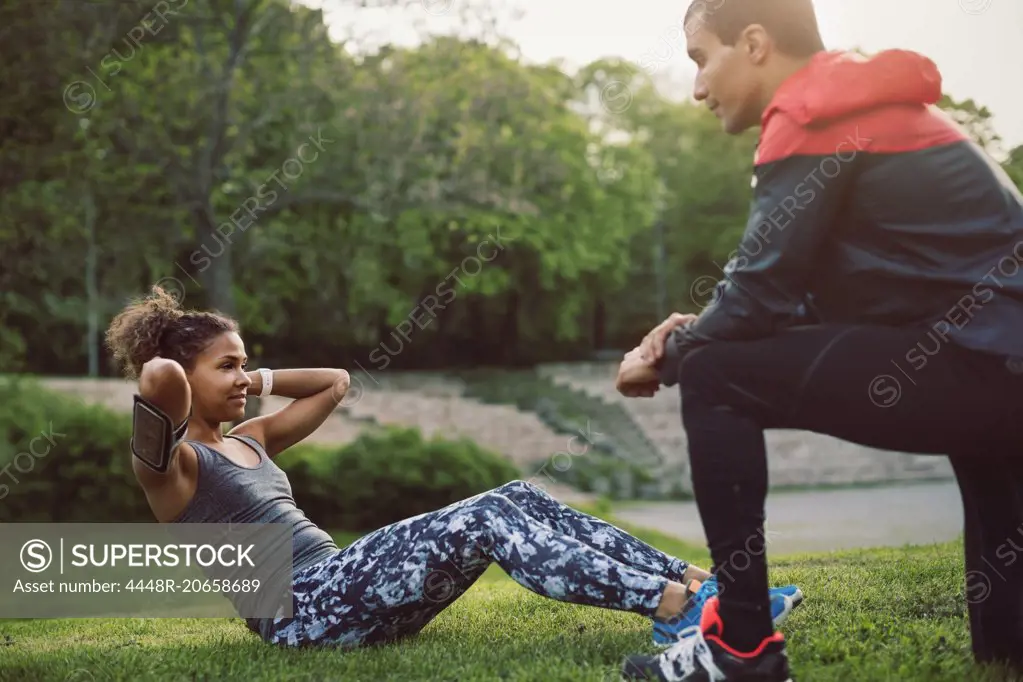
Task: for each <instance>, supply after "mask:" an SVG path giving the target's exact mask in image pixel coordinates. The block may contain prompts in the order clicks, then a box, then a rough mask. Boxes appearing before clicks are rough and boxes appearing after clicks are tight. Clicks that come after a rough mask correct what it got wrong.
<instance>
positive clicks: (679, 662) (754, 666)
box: [621, 597, 792, 682]
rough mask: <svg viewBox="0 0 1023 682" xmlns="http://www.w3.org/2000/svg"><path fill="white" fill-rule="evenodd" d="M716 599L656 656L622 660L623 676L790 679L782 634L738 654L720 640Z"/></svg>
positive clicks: (756, 681) (697, 681)
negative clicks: (692, 623) (696, 620)
mask: <svg viewBox="0 0 1023 682" xmlns="http://www.w3.org/2000/svg"><path fill="white" fill-rule="evenodd" d="M718 604H719V601H718V598H717V597H712V598H710V599H709V600H708V601H707V603H706V605H705V606H704V608H703V618H702V619H701V622H700V625H697V626H694V627H692V628H690V631H687V632H684V633H682V637H681V639H680V640H679V641H678V643H677V644H675V645H674V646H672V647H670V648H669V649H667V650H665V651H664V652H663V653H661V654H658V655H656V656H643V655H636V656H629V657H627V658H626V659H625V660H624V661H622V670H621V672H622V679H623V680H627V681H631V680H659V681H660V682H730V681H732V680H735V681H738V680H741V681H742V682H792V676H791V673H790V672H789V660H788V656H787V655H786V653H785V635H783V634H782V633H780V632H775V633H774V634H773V635H771V636H770V637H767V638H765V639H764V641H762V642H761V643H760V646H758V647H757V648H756V649H755V650H753V651H751V652H749V653H741V652H738V651H736V650H735V649H732V648H731V647H729V646H728V645H727V644H725V643H724V642H723V641H722V640H721V636H722V633H723V632H724V623H723V622H722V621H721V617H720V616H719V615H718Z"/></svg>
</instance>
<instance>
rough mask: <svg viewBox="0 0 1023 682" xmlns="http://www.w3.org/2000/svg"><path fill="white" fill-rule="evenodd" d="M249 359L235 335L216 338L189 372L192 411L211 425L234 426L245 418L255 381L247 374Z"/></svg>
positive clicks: (229, 333)
mask: <svg viewBox="0 0 1023 682" xmlns="http://www.w3.org/2000/svg"><path fill="white" fill-rule="evenodd" d="M248 361H249V359H248V358H247V357H246V356H245V344H244V343H242V338H241V337H240V336H239V335H238V334H237V333H236V332H224V333H223V334H221V335H219V336H217V337H216V338H214V339H213V341H212V342H211V343H210V344H209V345H208V346H207V347H206V350H204V351H203V352H202V353H200V354H199V356H198V357H197V358H196V359H195V366H194V367H193V368H192V370H191V371H190V372H188V384H189V386H190V387H191V389H192V411H193V414H194V415H196V416H201V417H202V418H204V419H206V420H209V421H217V422H232V421H236V420H238V419H241V418H242V417H243V416H244V415H245V395H246V392H247V391H248V388H249V385H250V384H251V383H252V380H251V379H249V377H248V376H247V375H246V374H245V369H246V367H247V366H248Z"/></svg>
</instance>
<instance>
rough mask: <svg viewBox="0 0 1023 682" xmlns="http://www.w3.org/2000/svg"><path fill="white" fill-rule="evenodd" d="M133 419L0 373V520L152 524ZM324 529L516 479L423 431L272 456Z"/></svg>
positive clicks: (386, 433) (501, 466) (480, 454)
mask: <svg viewBox="0 0 1023 682" xmlns="http://www.w3.org/2000/svg"><path fill="white" fill-rule="evenodd" d="M130 440H131V418H130V416H129V415H128V414H126V413H125V414H121V413H115V412H112V411H110V410H109V409H107V408H105V407H103V406H100V405H87V404H85V403H83V402H81V401H80V400H77V399H75V398H73V397H70V396H67V395H65V394H61V393H55V392H52V391H49V390H47V389H45V388H43V387H41V386H40V385H39V384H38V383H36V382H35V381H33V380H31V379H26V378H23V377H15V378H10V377H0V522H21V523H28V522H46V521H50V522H120V523H132V522H152V521H153V516H152V513H151V512H150V511H149V507H148V504H147V503H146V498H145V495H144V494H143V492H142V489H141V487H140V486H139V484H138V483H137V482H136V481H135V476H134V474H133V473H132V470H131V452H130V449H129V442H130ZM274 461H275V462H276V463H277V464H278V465H280V466H281V468H283V469H284V470H285V471H286V472H287V474H288V478H289V480H290V481H291V486H292V490H293V492H294V495H295V499H296V502H297V503H298V505H299V507H300V508H302V509H303V510H304V511H305V512H306V514H307V515H308V516H309V518H310V519H312V521H313V522H314V523H316V524H317V525H320V526H321V527H326V528H330V529H346V530H357V531H365V530H372V529H375V528H378V527H380V526H383V525H386V524H388V523H391V522H394V521H398V520H401V519H404V518H407V517H409V516H414V515H416V514H421V513H424V512H428V511H432V510H434V509H438V508H440V507H443V506H445V505H447V504H450V503H452V502H455V501H458V500H461V499H464V498H466V497H470V496H472V495H475V494H477V493H480V492H483V491H485V490H489V489H491V488H495V487H497V486H499V485H501V484H502V483H505V482H507V481H509V480H513V479H514V478H516V477H517V476H518V473H519V472H518V470H517V469H516V468H515V467H514V466H513V465H512V464H511V463H509V462H508V461H506V460H505V459H503V458H502V457H501V456H499V455H497V454H494V453H492V452H490V451H488V450H485V449H483V448H481V447H480V446H478V445H477V444H476V443H474V442H472V441H468V440H458V441H446V440H441V439H436V438H435V439H432V440H424V439H423V437H422V436H421V434H420V433H419V431H418V430H417V429H395V428H389V429H382V430H380V431H378V432H369V433H366V434H364V435H363V436H361V437H360V438H359V439H358V440H356V441H354V442H352V443H349V444H348V445H346V446H344V447H335V448H331V447H323V446H316V445H304V444H300V445H297V446H295V447H293V448H291V449H289V450H288V451H287V452H284V453H282V454H281V455H279V456H278V457H277V458H275V460H274Z"/></svg>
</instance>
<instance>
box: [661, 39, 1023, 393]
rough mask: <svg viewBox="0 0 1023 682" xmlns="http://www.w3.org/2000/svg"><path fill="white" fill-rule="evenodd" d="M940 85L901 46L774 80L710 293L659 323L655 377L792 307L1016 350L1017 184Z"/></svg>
mask: <svg viewBox="0 0 1023 682" xmlns="http://www.w3.org/2000/svg"><path fill="white" fill-rule="evenodd" d="M940 97H941V75H940V74H939V72H938V69H937V67H936V66H935V65H934V63H933V62H932V61H930V60H929V59H927V58H926V57H923V56H921V55H919V54H916V53H913V52H908V51H903V50H888V51H885V52H882V53H880V54H878V55H876V56H874V57H872V58H869V59H868V58H864V57H861V56H859V55H855V54H851V53H842V52H821V53H819V54H817V55H816V56H815V57H814V58H813V59H812V61H811V63H810V64H809V65H808V66H807V67H805V68H804V69H802V70H801V71H799V72H798V73H796V74H794V75H793V76H792V77H790V78H789V79H788V80H787V81H785V83H783V84H782V86H781V87H780V88H779V89H778V91H777V92H776V93H775V96H774V98H773V99H772V101H771V103H770V105H769V106H768V107H767V110H766V111H765V112H764V115H763V118H762V120H761V133H760V142H759V144H758V147H757V154H756V158H755V160H754V167H755V172H754V177H753V187H754V190H753V194H754V200H753V207H752V210H751V212H750V216H749V221H748V223H747V226H746V231H745V234H744V235H743V238H742V241H741V244H740V246H739V248H738V249H737V250H736V252H735V253H734V254H733V257H732V258H731V259H730V260H729V262H728V265H727V266H726V267H725V268H724V278H723V279H722V280H721V281H720V282H719V283H718V285H717V288H716V290H715V294H714V297H713V300H712V302H711V303H710V305H709V306H708V307H707V308H706V309H705V310H704V311H703V313H702V314H701V315H700V316H699V318H698V319H697V320H696V321H694V322H692V323H690V324H689V325H687V326H685V327H681V328H679V329H677V330H676V331H675V332H674V333H673V334H672V336H671V337H670V338H669V340H668V344H667V347H666V352H665V359H664V360H663V361H662V363H661V365H660V374H661V381H662V382H663V383H664V384H665V385H668V386H671V385H674V384H675V383H677V381H678V368H679V364H680V363H681V360H682V358H683V357H684V356H685V354H686V353H688V352H689V351H691V350H693V349H695V348H697V347H699V346H701V345H703V344H706V343H710V342H713V341H717V340H750V339H758V338H763V337H766V336H771V335H773V334H775V333H776V332H778V331H779V330H781V329H783V328H785V327H788V326H792V325H795V324H806V323H808V322H809V323H825V324H832V323H837V324H870V325H886V326H898V327H906V326H915V327H919V328H921V330H923V331H925V332H926V333H929V334H933V335H935V337H936V338H940V339H943V340H945V341H951V342H955V343H958V344H961V345H963V346H966V347H969V348H974V349H978V350H981V351H988V352H991V353H996V354H1001V355H1008V356H1019V355H1023V271H1021V268H1023V196H1021V195H1020V192H1019V191H1018V190H1017V189H1016V187H1015V186H1014V185H1013V183H1012V181H1011V180H1010V179H1009V177H1008V175H1007V174H1006V173H1005V172H1004V170H1003V169H1002V168H1001V167H999V166H998V165H997V164H996V163H995V162H994V161H992V160H991V159H990V158H989V157H988V156H987V155H986V154H985V153H984V152H983V151H982V150H981V149H980V148H979V147H978V146H977V145H976V144H974V143H973V142H972V141H970V140H969V138H968V137H967V136H966V134H965V133H964V132H963V131H962V130H961V129H960V128H959V127H958V126H957V125H956V124H955V123H954V122H953V121H952V120H951V119H950V118H949V117H948V116H947V115H946V114H945V113H944V112H942V111H941V110H939V109H938V108H937V107H936V106H934V105H935V103H936V102H937V101H938V100H939V98H940ZM907 350H908V349H907Z"/></svg>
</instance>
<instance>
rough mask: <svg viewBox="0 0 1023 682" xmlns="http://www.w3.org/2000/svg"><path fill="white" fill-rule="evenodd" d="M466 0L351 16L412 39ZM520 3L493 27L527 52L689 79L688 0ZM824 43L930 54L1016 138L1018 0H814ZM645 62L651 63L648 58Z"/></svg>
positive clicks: (339, 22) (1021, 18) (950, 89)
mask: <svg viewBox="0 0 1023 682" xmlns="http://www.w3.org/2000/svg"><path fill="white" fill-rule="evenodd" d="M468 1H469V0H419V2H418V3H415V4H413V5H412V6H411V7H410V8H408V9H406V10H404V11H401V12H395V11H373V12H367V11H362V12H360V14H359V15H358V20H357V24H355V25H357V26H358V27H359V29H360V31H359V32H360V33H362V32H363V31H364V30H366V29H370V30H373V31H374V32H375V35H377V36H379V39H382V40H387V41H392V42H396V43H401V44H409V43H411V42H414V40H415V36H416V33H415V30H414V26H416V25H421V26H425V27H426V28H428V29H429V30H437V31H450V30H452V29H457V28H458V27H459V25H460V24H461V22H462V20H461V19H460V18H459V16H458V15H459V10H460V9H464V7H465V4H466V3H467V2H468ZM321 2H322V5H323V6H324V7H325V10H326V16H327V21H328V23H329V24H330V26H331V31H332V33H334V34H335V35H338V36H340V35H341V34H342V33H344V32H345V31H346V30H351V28H352V26H353V21H352V20H353V18H354V17H353V15H352V14H349V13H348V12H344V13H342V12H340V11H332V9H331V7H332V5H333V4H334V0H308V2H307V3H306V4H311V5H315V6H320V5H321ZM506 2H510V3H511V7H513V8H515V9H517V10H519V13H520V16H518V17H517V18H511V16H510V14H509V13H508V12H507V11H505V12H502V14H503V15H504V19H503V20H502V21H501V23H500V26H501V27H502V30H501V32H502V33H503V34H504V35H507V36H508V37H510V38H512V39H513V40H514V41H515V42H517V43H518V45H519V46H520V48H521V50H522V54H523V57H524V58H525V59H527V60H529V61H540V62H543V61H547V60H550V59H562V60H565V63H566V65H568V66H569V67H572V66H580V65H582V64H585V63H587V62H589V61H592V60H594V59H596V58H599V57H603V56H620V57H624V58H627V59H631V60H634V61H636V62H643V60H645V62H643V63H645V64H647V65H648V66H647V67H646V68H647V69H648V71H652V70H654V69H656V70H658V71H660V70H661V68H662V65H663V72H664V74H665V75H667V74H673V75H677V77H679V79H680V81H681V82H682V83H683V84H684V85H682V86H680V87H686V88H688V87H689V85H688V84H689V83H691V78H692V75H693V73H694V69H693V66H692V64H691V63H690V62H689V59H688V57H686V54H685V47H684V45H685V40H684V36H683V34H682V32H681V19H682V15H683V14H684V12H685V9H686V7H687V6H688V4H689V0H629V1H628V2H627V3H620V2H615V3H613V4H612V3H611V2H608V3H607V4H604V3H603V2H601V1H600V0H506ZM815 5H816V7H817V17H818V21H819V23H820V27H821V33H822V34H823V37H824V41H825V44H826V45H827V46H828V47H829V48H851V47H857V46H858V47H862V48H863V49H864V50H867V51H870V52H875V51H877V50H881V49H884V48H889V47H901V48H905V49H910V50H916V51H918V52H921V53H923V54H925V55H927V56H928V57H930V58H931V59H933V60H934V61H935V63H936V64H937V65H938V68H939V69H940V70H941V73H942V76H943V78H944V88H943V89H944V91H945V92H947V93H949V94H951V95H952V96H953V97H954V98H956V99H966V98H971V97H972V98H973V99H974V100H975V101H976V102H977V103H978V104H980V105H984V106H987V107H988V108H989V109H990V110H991V112H992V113H993V114H994V125H995V129H996V130H997V131H998V133H999V134H1000V135H1001V136H1002V137H1003V138H1004V139H1005V142H1006V143H1007V146H1008V147H1013V146H1016V145H1019V144H1023V0H815ZM650 64H654V65H655V66H653V67H651V66H649V65H650Z"/></svg>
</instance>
